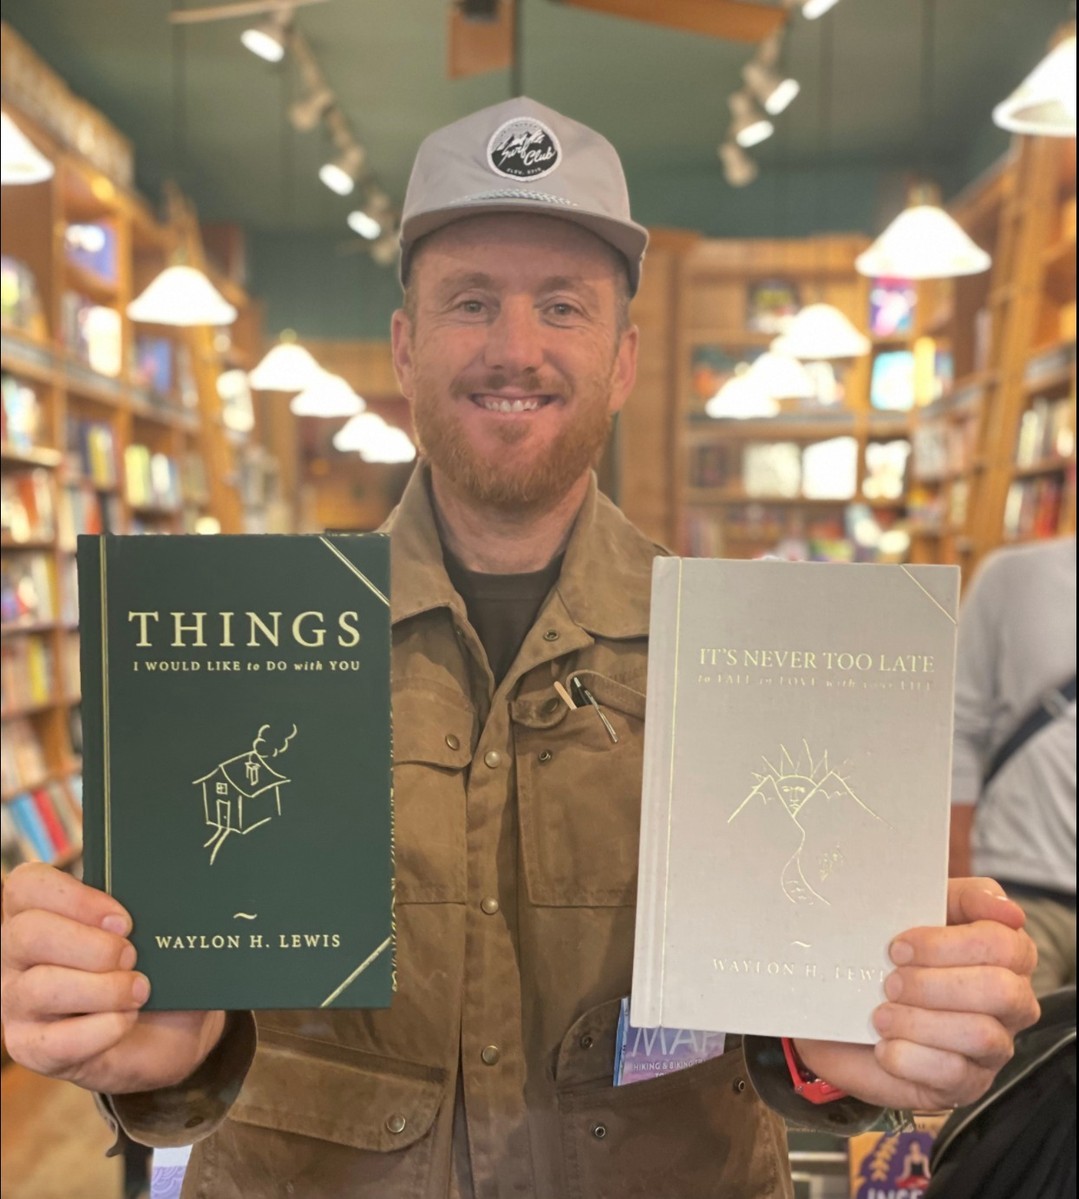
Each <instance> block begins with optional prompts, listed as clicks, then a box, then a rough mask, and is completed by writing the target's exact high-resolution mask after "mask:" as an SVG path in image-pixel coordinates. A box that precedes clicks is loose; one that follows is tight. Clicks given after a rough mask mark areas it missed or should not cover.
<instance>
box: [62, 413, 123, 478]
mask: <svg viewBox="0 0 1079 1199" xmlns="http://www.w3.org/2000/svg"><path fill="white" fill-rule="evenodd" d="M67 450H68V466H69V468H70V469H71V470H72V472H73V473H75V474H76V475H81V476H83V477H84V478H86V479H88V480H89V481H90V482H91V483H92V484H93V485H94V486H95V487H102V488H109V487H115V486H116V483H117V479H118V476H117V469H116V438H115V437H114V435H113V431H112V426H111V425H109V424H108V423H107V422H105V421H98V420H86V419H83V418H81V417H77V416H69V417H68V420H67Z"/></svg>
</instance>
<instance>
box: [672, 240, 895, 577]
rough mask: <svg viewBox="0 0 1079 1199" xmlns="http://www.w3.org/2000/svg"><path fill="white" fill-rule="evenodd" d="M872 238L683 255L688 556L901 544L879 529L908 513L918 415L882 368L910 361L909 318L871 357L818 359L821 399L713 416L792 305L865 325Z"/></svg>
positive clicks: (682, 545) (857, 554)
mask: <svg viewBox="0 0 1079 1199" xmlns="http://www.w3.org/2000/svg"><path fill="white" fill-rule="evenodd" d="M864 246H865V242H864V240H863V239H861V238H858V237H847V236H828V237H818V238H810V239H807V240H804V241H765V240H757V241H740V242H735V241H731V242H727V241H722V242H721V241H703V240H702V241H698V242H696V243H694V244H693V245H692V246H690V247H689V248H688V249H687V250H686V252H685V253H684V254H682V255H681V256H680V260H679V263H678V268H677V284H676V286H677V289H678V309H679V312H678V317H679V319H678V320H677V322H676V330H675V334H674V341H675V348H674V354H673V358H674V363H675V369H674V376H675V388H676V393H677V416H676V422H675V436H674V439H673V442H674V455H673V456H674V459H675V463H676V465H675V469H674V477H675V480H676V484H675V504H674V509H675V519H674V521H673V522H672V523H673V525H674V539H675V544H676V546H677V548H678V550H679V552H681V553H687V554H692V555H704V556H722V557H757V556H759V555H761V554H763V553H780V554H782V555H784V556H798V557H801V556H810V557H815V558H824V559H858V560H874V559H876V558H878V557H880V556H881V554H888V553H891V552H893V551H891V550H889V549H888V545H889V538H888V537H887V536H884V535H885V534H888V533H893V532H898V530H899V528H900V526H901V524H902V522H903V520H904V519H905V516H906V507H907V486H906V475H907V459H908V457H909V444H910V443H909V421H908V416H907V413H906V411H904V410H903V408H904V405H903V404H900V405H899V406H898V408H894V409H891V408H889V406H888V403H887V399H886V396H885V395H884V389H883V386H882V381H883V380H884V379H885V371H884V370H883V369H882V368H883V367H890V366H892V365H893V364H899V363H898V360H899V359H900V358H902V357H904V356H906V357H908V358H910V357H911V346H912V342H913V329H912V327H909V328H908V326H907V325H906V324H904V323H902V322H901V323H900V325H899V326H898V327H889V328H884V327H881V328H878V329H877V331H876V333H875V334H874V335H873V337H872V339H871V340H872V350H871V353H870V354H869V355H868V356H866V357H865V358H862V359H857V360H853V361H850V362H844V363H836V364H833V365H831V366H828V365H825V364H820V365H817V366H814V367H812V368H811V370H812V372H813V373H814V377H815V379H816V381H817V383H818V394H817V396H816V397H815V398H813V399H810V400H801V401H783V402H782V403H781V408H780V411H779V413H778V414H776V415H775V416H772V417H767V418H759V419H756V418H754V419H734V418H720V419H715V418H712V417H710V416H708V414H707V412H706V411H705V407H706V404H707V401H708V398H709V397H710V396H711V395H712V394H714V393H715V391H716V390H717V388H718V387H719V386H721V385H722V383H723V382H724V380H725V379H726V378H728V377H729V376H730V374H731V373H732V371H735V370H737V369H738V368H739V366H740V365H742V364H748V363H751V362H752V361H753V360H754V359H755V358H756V356H757V355H758V354H760V353H762V352H763V351H764V350H765V349H767V347H768V346H769V344H770V343H771V341H772V340H773V338H774V337H775V336H776V334H777V332H778V331H779V328H778V321H779V319H780V318H781V317H782V315H783V313H784V311H785V310H786V309H789V308H792V307H797V306H798V305H799V304H808V303H813V302H816V301H824V302H827V303H830V304H833V305H835V306H836V307H837V308H839V309H840V311H842V312H843V313H844V314H845V315H846V316H848V317H849V318H850V319H851V320H852V321H853V322H854V323H855V324H856V325H857V326H859V327H860V328H862V329H863V330H866V329H868V328H869V327H870V324H871V322H870V307H871V306H870V291H871V287H872V285H871V283H870V281H868V280H863V279H861V278H859V277H858V276H857V275H856V274H855V272H854V269H853V262H854V259H855V257H856V256H857V254H858V253H859V252H860V251H861V250H862V249H863V248H864ZM784 293H786V294H787V297H788V298H789V300H790V303H789V304H784V299H783V297H784ZM762 298H763V304H762ZM882 326H883V322H882ZM911 362H912V359H911ZM899 365H904V366H905V365H907V364H905V363H903V364H899ZM907 386H908V391H909V388H911V387H913V375H912V376H911V379H910V380H909V381H908V382H907ZM909 402H910V395H909V394H908V396H907V403H908V404H909ZM892 544H893V545H894V544H895V541H894V538H893V539H892Z"/></svg>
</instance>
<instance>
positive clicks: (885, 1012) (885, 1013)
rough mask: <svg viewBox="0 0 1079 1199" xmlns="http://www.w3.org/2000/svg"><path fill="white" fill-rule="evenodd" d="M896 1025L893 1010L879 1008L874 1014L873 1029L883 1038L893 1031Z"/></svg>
mask: <svg viewBox="0 0 1079 1199" xmlns="http://www.w3.org/2000/svg"><path fill="white" fill-rule="evenodd" d="M893 1023H894V1019H893V1017H892V1012H891V1009H890V1008H888V1007H879V1008H877V1009H876V1011H874V1013H873V1027H874V1028H875V1029H876V1030H877V1032H879V1033H880V1034H881V1035H882V1036H883V1035H884V1034H885V1033H887V1032H889V1031H890V1030H891V1027H892V1025H893Z"/></svg>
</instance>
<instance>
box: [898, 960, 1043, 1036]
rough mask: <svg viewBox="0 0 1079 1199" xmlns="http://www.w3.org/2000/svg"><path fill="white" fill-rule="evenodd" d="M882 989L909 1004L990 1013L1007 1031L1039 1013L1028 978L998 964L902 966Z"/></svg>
mask: <svg viewBox="0 0 1079 1199" xmlns="http://www.w3.org/2000/svg"><path fill="white" fill-rule="evenodd" d="M884 993H885V995H887V997H888V998H889V999H890V1000H891V1001H892V1003H904V1004H907V1005H908V1006H910V1007H919V1008H929V1009H932V1010H933V1011H942V1012H968V1013H977V1014H980V1015H984V1016H993V1017H995V1018H996V1019H997V1020H999V1021H1001V1023H1002V1024H1004V1026H1005V1027H1006V1028H1007V1029H1008V1030H1009V1031H1010V1032H1018V1030H1019V1029H1021V1028H1026V1027H1028V1025H1030V1024H1033V1023H1034V1021H1035V1020H1037V1018H1038V1014H1039V1012H1038V1001H1037V1000H1036V999H1035V998H1034V992H1033V991H1032V990H1031V988H1030V981H1029V980H1028V979H1026V978H1021V977H1020V976H1019V975H1018V974H1015V973H1013V972H1012V971H1011V970H1005V969H1003V968H1001V967H999V966H953V967H950V968H948V969H943V970H936V969H932V968H929V969H925V968H922V967H917V966H902V967H900V968H899V969H898V970H893V971H892V973H891V974H889V975H888V977H887V978H886V979H885V980H884Z"/></svg>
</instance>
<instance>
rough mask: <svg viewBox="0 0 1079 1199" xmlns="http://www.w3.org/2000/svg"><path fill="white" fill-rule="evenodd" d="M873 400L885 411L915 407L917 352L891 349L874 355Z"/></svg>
mask: <svg viewBox="0 0 1079 1199" xmlns="http://www.w3.org/2000/svg"><path fill="white" fill-rule="evenodd" d="M869 402H870V404H872V406H873V407H874V408H876V409H878V410H879V411H881V412H909V411H910V409H911V408H913V407H914V355H913V354H912V353H911V352H910V350H889V351H888V352H887V353H884V354H878V355H877V356H876V358H874V359H873V374H872V377H871V378H870V381H869Z"/></svg>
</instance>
